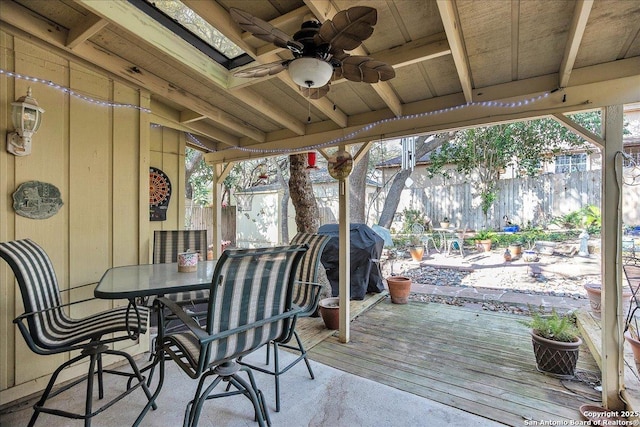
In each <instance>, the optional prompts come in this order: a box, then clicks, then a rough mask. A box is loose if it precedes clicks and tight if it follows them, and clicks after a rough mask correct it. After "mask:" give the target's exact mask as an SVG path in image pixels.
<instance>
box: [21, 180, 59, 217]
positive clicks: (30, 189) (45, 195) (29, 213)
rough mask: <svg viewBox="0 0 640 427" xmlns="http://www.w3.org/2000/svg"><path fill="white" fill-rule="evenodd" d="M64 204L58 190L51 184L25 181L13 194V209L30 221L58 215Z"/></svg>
mask: <svg viewBox="0 0 640 427" xmlns="http://www.w3.org/2000/svg"><path fill="white" fill-rule="evenodd" d="M63 204H64V203H63V202H62V198H61V197H60V190H58V187H56V186H55V185H53V184H49V183H46V182H40V181H27V182H24V183H22V184H20V186H19V187H18V189H17V190H16V191H15V193H13V209H14V210H15V212H16V213H17V214H18V215H20V216H24V217H27V218H31V219H46V218H49V217H52V216H54V215H55V214H57V213H58V211H59V210H60V208H61V207H62V205H63Z"/></svg>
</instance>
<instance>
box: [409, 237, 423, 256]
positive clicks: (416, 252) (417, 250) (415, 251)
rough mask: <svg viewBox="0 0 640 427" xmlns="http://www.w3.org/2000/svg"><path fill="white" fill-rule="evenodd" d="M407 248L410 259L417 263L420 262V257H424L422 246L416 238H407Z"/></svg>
mask: <svg viewBox="0 0 640 427" xmlns="http://www.w3.org/2000/svg"><path fill="white" fill-rule="evenodd" d="M408 248H409V253H410V254H411V259H413V260H414V261H417V262H420V261H422V257H423V256H424V245H423V244H422V242H421V241H420V238H419V237H418V236H411V237H410V238H409V246H408Z"/></svg>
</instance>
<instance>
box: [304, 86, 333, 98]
mask: <svg viewBox="0 0 640 427" xmlns="http://www.w3.org/2000/svg"><path fill="white" fill-rule="evenodd" d="M329 86H330V83H327V84H326V85H324V86H322V87H315V88H308V87H304V86H298V87H299V88H300V92H302V94H303V95H304V96H306V97H307V98H311V99H320V98H322V97H323V96H325V95H326V94H327V93H329V90H330V87H329Z"/></svg>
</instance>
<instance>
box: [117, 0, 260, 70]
mask: <svg viewBox="0 0 640 427" xmlns="http://www.w3.org/2000/svg"><path fill="white" fill-rule="evenodd" d="M129 1H130V2H131V3H132V4H134V5H135V6H136V7H138V8H139V9H140V10H142V11H143V12H145V13H146V14H147V15H149V16H151V17H152V18H153V19H155V20H156V21H158V22H159V23H160V24H162V25H164V26H165V27H167V28H168V29H169V30H171V31H173V32H174V33H176V35H178V36H180V37H181V38H182V39H184V40H185V41H187V42H188V43H190V44H191V45H192V46H194V47H195V48H197V49H198V50H200V51H201V52H203V53H205V54H206V55H208V56H209V57H210V58H212V59H214V60H215V61H216V62H218V63H220V64H221V65H222V66H224V67H226V68H227V69H232V68H235V67H239V66H241V65H245V64H247V63H249V62H251V61H252V60H253V59H252V58H251V57H250V56H249V55H247V54H246V53H245V52H244V51H243V50H242V49H240V47H239V46H238V45H236V44H235V43H233V42H232V41H231V40H229V39H228V38H227V37H225V36H224V35H223V34H222V33H221V32H220V31H218V30H217V29H216V28H214V27H213V26H212V25H211V24H209V23H208V22H207V21H205V20H204V18H202V17H201V16H200V15H198V14H197V13H195V12H194V11H193V10H191V9H190V8H188V7H187V6H186V5H185V4H184V3H182V2H181V1H179V0H129Z"/></svg>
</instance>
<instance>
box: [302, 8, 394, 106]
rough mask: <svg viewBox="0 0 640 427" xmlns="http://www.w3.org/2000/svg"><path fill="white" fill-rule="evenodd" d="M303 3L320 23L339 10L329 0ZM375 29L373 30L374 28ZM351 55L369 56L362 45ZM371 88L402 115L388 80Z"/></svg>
mask: <svg viewBox="0 0 640 427" xmlns="http://www.w3.org/2000/svg"><path fill="white" fill-rule="evenodd" d="M304 3H305V4H306V5H307V6H308V7H309V9H310V10H311V12H312V13H313V14H314V15H315V16H316V17H317V18H318V20H319V21H320V23H323V22H324V21H326V20H327V19H331V18H332V17H333V16H334V15H335V14H336V13H338V12H339V10H338V9H336V8H335V7H334V6H333V4H332V3H331V2H327V1H326V0H304ZM374 31H375V30H374ZM351 54H353V55H363V56H369V53H368V52H367V51H366V50H364V48H363V47H362V46H358V47H357V48H355V49H353V50H352V51H351ZM371 87H372V88H373V90H374V91H375V92H376V93H377V94H378V96H380V98H381V99H382V100H383V101H384V102H385V104H387V107H388V108H389V109H390V110H391V111H392V112H393V114H395V116H396V117H399V116H401V115H402V103H401V102H400V99H399V98H398V96H397V95H396V94H395V92H394V91H393V88H392V87H391V85H390V84H389V83H388V82H379V83H376V84H372V85H371Z"/></svg>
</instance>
